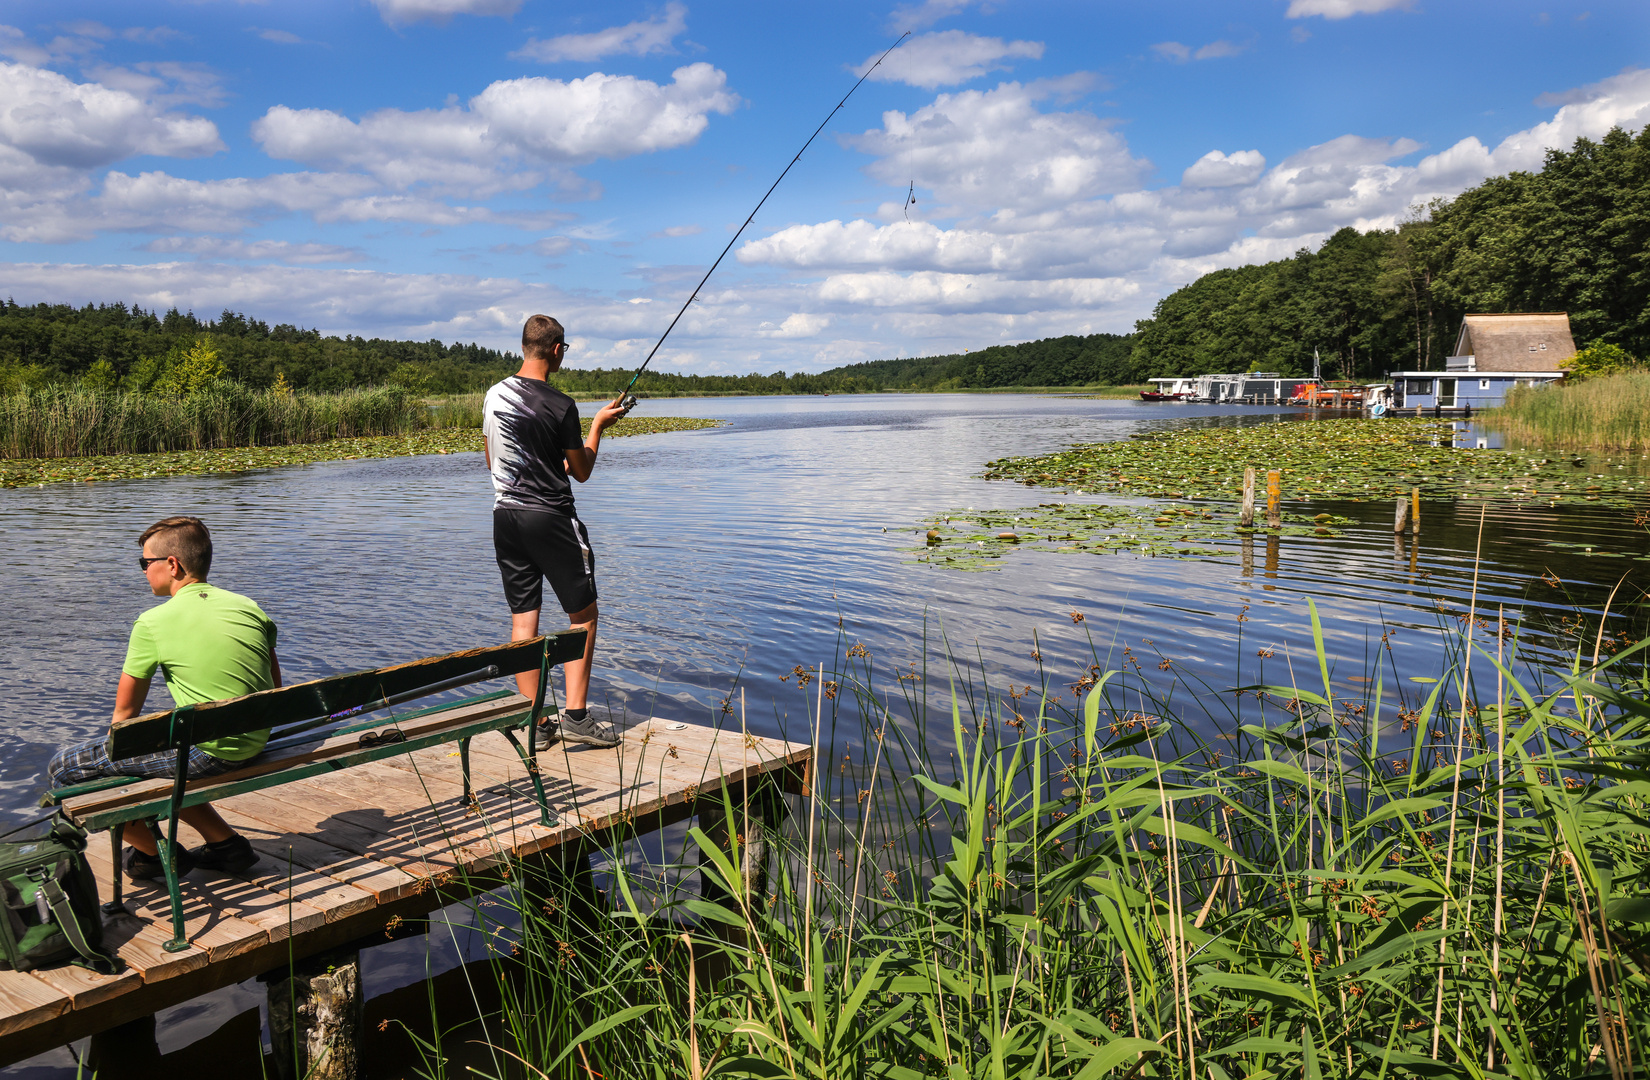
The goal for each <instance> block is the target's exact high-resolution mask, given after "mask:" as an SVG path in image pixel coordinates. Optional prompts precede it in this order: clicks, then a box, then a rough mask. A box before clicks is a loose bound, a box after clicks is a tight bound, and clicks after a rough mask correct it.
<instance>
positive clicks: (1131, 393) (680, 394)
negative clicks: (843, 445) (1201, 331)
mask: <svg viewBox="0 0 1650 1080" xmlns="http://www.w3.org/2000/svg"><path fill="white" fill-rule="evenodd" d="M1150 389H1152V387H1151V386H1150V385H1149V384H1144V383H1143V384H1140V385H1138V386H1136V385H1129V386H945V387H889V388H885V389H881V390H842V391H836V390H833V391H831V392H829V393H801V392H796V391H784V390H781V391H777V392H774V393H758V392H756V391H754V390H648V391H646V392H644V393H639V394H638V395H637V396H638V397H641V398H642V399H644V400H646V399H648V398H736V397H873V396H879V395H885V394H1082V395H1085V396H1088V397H1098V398H1117V399H1126V398H1137V397H1139V396H1140V392H1141V391H1142V390H1150ZM567 395H568V396H569V397H571V398H573V399H574V400H575V401H612V400H613V395H612V394H596V393H591V392H589V391H586V390H577V391H567ZM462 396H464V395H461V394H449V395H440V396H437V395H432V396H431V397H430V398H429V399H428V400H429V401H430V403H431V404H439V403H441V402H443V401H445V400H447V398H449V397H462Z"/></svg>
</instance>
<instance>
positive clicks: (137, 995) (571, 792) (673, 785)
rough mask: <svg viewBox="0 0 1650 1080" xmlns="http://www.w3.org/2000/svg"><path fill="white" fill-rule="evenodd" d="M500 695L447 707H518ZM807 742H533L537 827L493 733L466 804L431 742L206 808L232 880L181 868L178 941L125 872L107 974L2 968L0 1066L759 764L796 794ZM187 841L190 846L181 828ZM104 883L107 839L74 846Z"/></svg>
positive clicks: (679, 813)
mask: <svg viewBox="0 0 1650 1080" xmlns="http://www.w3.org/2000/svg"><path fill="white" fill-rule="evenodd" d="M527 704H528V703H527V702H526V701H525V699H523V698H521V697H519V696H517V695H514V694H511V695H509V696H508V697H505V698H502V699H497V700H491V701H487V702H483V703H479V704H469V705H461V706H459V707H458V708H455V709H453V710H450V711H449V712H448V713H447V714H446V715H449V716H452V717H458V716H461V715H462V716H476V717H480V716H484V715H492V714H503V713H507V712H511V711H520V710H522V709H523V708H525V707H526V705H527ZM808 757H809V748H808V747H807V746H805V745H801V744H797V743H786V742H781V741H779V740H776V739H764V738H758V737H755V736H749V737H747V736H743V735H741V734H740V732H738V731H731V732H730V731H721V732H718V731H715V730H713V729H711V728H708V727H701V726H697V725H682V724H675V723H667V722H664V721H658V720H654V721H649V722H646V723H643V724H640V725H638V726H635V727H631V728H629V729H628V730H627V731H625V732H624V740H623V742H622V743H621V744H620V745H619V747H617V748H616V749H610V750H603V749H596V748H589V747H566V746H564V745H563V744H561V743H556V744H554V745H552V746H550V747H549V748H548V749H544V750H540V751H539V755H538V761H539V765H540V776H541V779H542V780H543V782H544V786H545V789H546V793H547V795H548V797H549V799H550V802H551V804H552V807H553V809H554V812H555V814H556V816H557V818H558V819H559V821H558V823H557V824H556V825H554V826H552V827H545V826H544V825H542V824H541V823H540V814H539V808H538V807H537V805H535V803H534V801H533V793H532V788H531V786H530V784H529V783H528V777H527V775H526V770H525V768H524V767H523V764H522V761H521V759H520V758H519V757H518V756H517V754H516V752H515V751H514V750H513V749H512V748H511V747H510V745H509V743H508V742H506V741H505V739H504V737H503V736H502V735H500V734H499V733H497V732H491V733H488V734H485V735H480V736H477V737H476V738H475V740H474V742H473V743H472V744H471V748H470V758H471V769H472V773H473V776H474V781H475V790H476V796H477V805H476V806H470V805H468V804H467V803H466V802H465V800H464V794H463V781H462V776H461V773H460V767H459V758H458V749H457V747H456V746H454V745H450V744H449V745H443V746H438V747H433V748H430V749H427V750H421V751H416V752H413V753H410V754H405V755H402V756H399V757H394V758H389V759H386V760H383V761H379V762H373V763H370V764H365V765H359V766H356V767H354V768H351V769H346V770H342V771H338V772H332V773H327V774H324V775H320V776H313V777H310V778H308V779H305V780H299V781H295V782H293V783H290V784H286V785H283V786H281V787H279V788H274V789H270V790H266V791H260V792H252V793H249V794H244V795H236V796H233V797H231V798H228V799H225V800H223V801H221V802H218V803H216V804H215V805H216V806H217V808H218V810H219V811H220V812H221V813H222V814H223V816H224V817H225V818H226V819H227V820H228V821H229V822H230V823H231V824H232V825H234V827H235V828H236V829H238V830H239V831H240V832H241V833H243V834H244V835H245V836H247V837H248V838H249V839H250V840H251V841H252V843H253V846H254V847H256V848H257V850H258V851H259V853H260V854H261V855H262V856H263V858H262V860H261V861H260V862H259V863H258V865H257V866H255V867H253V869H252V871H251V872H250V873H249V874H248V875H246V876H244V877H228V876H225V875H222V874H217V873H214V872H210V871H200V870H197V871H195V872H194V873H192V874H190V875H189V876H188V877H187V878H185V879H184V882H183V896H184V899H185V901H186V902H187V908H186V912H185V920H186V921H185V926H186V929H187V932H188V937H189V940H190V942H191V947H190V948H189V949H188V950H187V951H184V952H167V951H165V950H164V949H163V948H162V946H163V944H164V943H165V942H167V941H168V940H169V939H170V938H171V915H170V907H169V905H168V902H167V895H166V889H165V886H164V884H162V883H154V884H151V885H132V884H130V883H128V884H127V885H126V896H125V905H124V913H123V914H116V915H113V916H111V917H109V918H108V919H107V921H106V923H105V944H106V945H107V946H108V947H109V948H110V950H111V951H113V952H114V953H115V954H116V955H117V956H118V957H119V959H120V960H121V961H122V969H121V970H120V971H119V972H118V973H117V974H114V975H98V974H95V973H93V972H90V971H87V970H84V969H82V968H78V967H73V966H70V965H67V964H64V965H59V966H57V967H53V968H49V969H46V970H41V971H31V972H15V971H0V1065H7V1064H11V1063H14V1062H17V1061H20V1060H23V1059H25V1058H28V1057H32V1056H34V1055H35V1054H39V1053H42V1052H44V1051H46V1050H49V1049H52V1048H53V1047H57V1046H62V1045H64V1044H66V1043H68V1042H71V1041H73V1040H75V1039H78V1038H81V1037H83V1036H86V1035H91V1034H95V1033H97V1032H99V1031H103V1030H106V1029H108V1028H111V1027H114V1026H115V1025H118V1024H123V1023H127V1022H129V1021H131V1020H134V1019H138V1018H140V1017H144V1016H148V1015H151V1014H153V1013H155V1012H156V1011H158V1010H160V1009H164V1008H167V1007H169V1006H171V1005H175V1004H178V1003H180V1002H183V1001H187V1000H189V999H191V998H194V997H198V996H199V995H201V994H205V993H208V992H210V991H213V990H216V989H219V988H221V987H224V986H228V985H231V984H234V983H238V982H241V981H244V980H246V979H249V978H252V977H254V976H257V975H261V974H264V973H265V972H269V971H274V970H276V969H279V968H284V967H285V966H287V965H288V964H289V963H290V962H291V961H292V960H294V959H302V958H304V957H307V956H312V955H314V954H316V953H320V952H325V951H327V950H329V949H337V948H340V947H342V946H346V945H349V944H351V943H356V942H359V941H361V940H362V939H368V938H377V939H378V940H383V935H384V934H385V932H386V929H389V930H391V931H393V929H394V927H396V926H397V925H399V924H400V921H401V920H406V919H412V918H417V917H420V916H423V915H426V914H428V913H429V912H431V911H434V910H435V909H437V908H439V907H442V906H445V905H447V904H451V903H454V902H457V901H460V900H464V899H468V898H469V897H471V896H474V895H477V894H479V893H483V892H487V891H490V890H492V889H495V888H498V887H499V886H500V885H501V884H503V873H502V870H503V866H504V864H505V863H506V862H507V861H508V860H510V859H511V858H512V857H515V858H520V859H524V860H534V859H539V860H549V859H560V858H565V857H568V856H577V855H583V854H588V853H589V852H591V851H595V850H598V849H600V848H601V847H603V846H604V845H607V844H611V843H614V842H616V841H618V840H621V839H623V838H625V837H628V836H632V835H638V834H642V833H647V832H651V831H654V830H657V829H660V828H663V827H665V826H667V825H670V824H673V823H675V822H678V821H682V820H684V819H686V818H689V817H692V816H694V814H695V803H696V802H697V801H698V800H700V799H703V798H705V797H706V796H715V797H716V798H717V801H718V803H720V798H721V796H720V792H721V791H722V790H723V789H724V788H726V789H729V791H730V793H731V794H735V795H737V794H738V793H739V792H740V791H741V790H742V789H743V787H744V785H746V784H747V783H748V782H750V781H752V780H755V779H756V778H757V777H759V776H761V775H763V774H773V775H774V778H775V779H776V780H777V781H778V782H779V783H780V785H781V786H782V787H783V788H785V789H787V790H791V791H796V790H799V789H800V785H801V780H802V777H803V776H804V775H805V769H806V764H807V761H808ZM195 842H198V841H195ZM88 854H89V855H90V857H91V865H92V868H93V870H94V872H95V873H96V875H97V877H98V885H99V891H100V892H101V893H102V898H103V899H105V900H108V899H110V898H111V896H112V891H111V888H110V886H111V884H112V881H111V878H110V874H111V868H110V859H109V845H108V837H107V834H102V835H98V836H94V837H93V841H92V847H91V850H90V851H89V853H88Z"/></svg>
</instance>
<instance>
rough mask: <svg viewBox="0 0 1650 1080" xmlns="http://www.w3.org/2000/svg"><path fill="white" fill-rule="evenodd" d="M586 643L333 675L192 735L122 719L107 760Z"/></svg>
mask: <svg viewBox="0 0 1650 1080" xmlns="http://www.w3.org/2000/svg"><path fill="white" fill-rule="evenodd" d="M584 639H585V632H584V631H583V630H563V631H561V632H559V633H555V634H546V635H544V636H543V637H537V638H532V639H530V640H527V641H515V642H511V643H510V644H508V645H495V646H490V647H488V648H484V649H469V650H466V651H464V652H456V653H449V654H448V655H446V656H432V657H428V658H426V659H423V660H414V661H412V662H411V663H406V664H396V665H394V666H392V667H386V668H378V669H377V670H374V671H356V672H351V673H350V674H348V675H332V676H329V677H327V678H324V679H314V680H311V681H310V682H305V683H297V684H296V685H293V686H284V687H281V688H280V689H278V690H262V691H259V692H258V693H256V694H247V695H246V696H245V697H238V698H230V699H228V700H226V701H213V702H207V703H205V704H201V705H196V706H195V708H194V710H193V711H192V712H191V713H190V714H188V715H189V718H188V723H187V724H186V725H185V726H186V728H187V730H186V731H175V730H174V725H173V723H172V714H171V713H170V712H157V713H148V714H146V715H144V716H134V717H132V718H131V719H129V720H117V721H116V722H115V724H114V726H113V727H112V729H111V730H110V732H109V756H110V757H112V758H115V759H116V760H120V759H122V758H129V757H136V756H137V755H139V754H153V753H158V752H160V751H163V750H174V749H176V748H177V746H178V745H179V743H180V741H181V739H182V737H184V736H185V735H187V737H188V739H189V741H190V742H191V743H198V742H201V741H204V740H207V739H220V738H223V737H225V736H228V735H242V734H245V733H246V732H248V731H258V730H261V729H263V728H276V727H280V726H282V725H284V724H293V723H297V722H299V721H301V720H313V719H317V718H319V717H323V716H328V715H330V714H332V713H336V712H341V711H343V710H345V709H353V708H356V707H357V706H360V705H366V704H369V703H371V702H374V701H377V700H378V699H379V698H381V697H388V696H391V695H394V694H400V693H404V692H406V691H408V690H416V689H418V688H420V687H424V686H429V685H430V684H431V683H437V682H441V681H442V680H444V679H451V678H456V677H457V676H460V675H464V674H466V673H468V672H472V671H475V670H476V669H478V668H484V667H489V666H492V667H497V668H498V670H499V674H500V676H505V675H514V674H517V673H518V672H523V671H531V670H533V669H535V668H537V667H538V666H539V662H540V658H541V657H542V656H543V655H544V649H545V647H546V644H547V643H548V648H549V651H550V663H551V664H560V663H565V662H567V661H568V660H574V659H577V658H578V657H580V656H583V655H584Z"/></svg>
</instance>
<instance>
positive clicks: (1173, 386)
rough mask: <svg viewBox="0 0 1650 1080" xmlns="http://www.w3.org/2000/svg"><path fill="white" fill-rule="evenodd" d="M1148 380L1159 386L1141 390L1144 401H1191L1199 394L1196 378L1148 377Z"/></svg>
mask: <svg viewBox="0 0 1650 1080" xmlns="http://www.w3.org/2000/svg"><path fill="white" fill-rule="evenodd" d="M1146 381H1147V382H1149V383H1151V384H1152V385H1153V386H1155V387H1157V389H1155V390H1142V391H1140V397H1141V399H1142V400H1144V401H1190V400H1192V398H1193V397H1194V396H1196V394H1197V380H1196V379H1147V380H1146Z"/></svg>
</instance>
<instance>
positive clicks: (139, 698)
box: [114, 671, 149, 720]
mask: <svg viewBox="0 0 1650 1080" xmlns="http://www.w3.org/2000/svg"><path fill="white" fill-rule="evenodd" d="M148 696H149V680H148V679H134V678H132V677H131V676H130V675H128V674H126V673H125V672H124V671H123V672H121V673H120V685H119V686H116V687H115V717H114V718H115V719H116V720H130V719H131V718H132V717H134V716H141V715H142V714H143V701H144V699H145V698H147V697H148Z"/></svg>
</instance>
